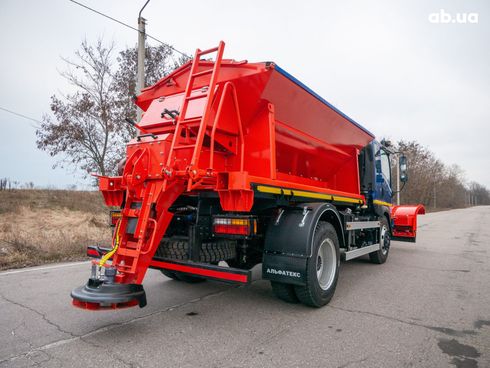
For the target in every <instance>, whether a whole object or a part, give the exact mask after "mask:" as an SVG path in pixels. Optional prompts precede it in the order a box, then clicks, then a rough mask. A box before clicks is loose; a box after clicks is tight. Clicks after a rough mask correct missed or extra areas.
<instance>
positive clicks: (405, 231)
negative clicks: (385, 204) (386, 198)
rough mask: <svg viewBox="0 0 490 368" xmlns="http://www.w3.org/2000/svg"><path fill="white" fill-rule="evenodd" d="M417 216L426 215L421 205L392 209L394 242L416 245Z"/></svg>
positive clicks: (394, 207)
mask: <svg viewBox="0 0 490 368" xmlns="http://www.w3.org/2000/svg"><path fill="white" fill-rule="evenodd" d="M417 215H425V207H424V206H423V205H421V204H419V205H405V206H393V207H392V208H391V220H392V223H393V224H392V237H391V238H392V240H398V241H405V242H412V243H415V241H416V238H417Z"/></svg>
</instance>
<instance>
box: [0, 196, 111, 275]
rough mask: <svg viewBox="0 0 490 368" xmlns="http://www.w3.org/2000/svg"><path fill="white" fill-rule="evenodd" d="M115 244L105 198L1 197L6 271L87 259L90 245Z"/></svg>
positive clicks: (0, 263) (0, 240)
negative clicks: (87, 250) (112, 239)
mask: <svg viewBox="0 0 490 368" xmlns="http://www.w3.org/2000/svg"><path fill="white" fill-rule="evenodd" d="M37 194H39V196H38V197H37ZM51 199H52V201H51ZM110 242H111V230H110V228H109V227H108V209H107V208H105V206H104V204H103V203H102V200H101V198H100V195H99V193H95V192H69V191H31V190H26V191H20V190H19V191H15V192H0V269H6V268H16V267H25V266H33V265H39V264H43V263H48V262H59V261H68V260H80V259H85V258H86V255H85V254H86V247H87V245H92V244H97V245H105V246H108V245H110Z"/></svg>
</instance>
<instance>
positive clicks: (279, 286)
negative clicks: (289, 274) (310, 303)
mask: <svg viewBox="0 0 490 368" xmlns="http://www.w3.org/2000/svg"><path fill="white" fill-rule="evenodd" d="M271 286H272V291H273V292H274V295H275V296H276V297H277V298H279V299H281V300H283V301H285V302H288V303H299V299H298V296H297V295H296V292H295V290H294V286H293V285H289V284H283V283H280V282H274V281H271Z"/></svg>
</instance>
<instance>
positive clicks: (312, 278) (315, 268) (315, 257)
mask: <svg viewBox="0 0 490 368" xmlns="http://www.w3.org/2000/svg"><path fill="white" fill-rule="evenodd" d="M311 254H312V256H311V257H310V258H308V260H307V262H306V285H305V286H294V289H295V292H296V295H297V297H298V299H299V300H300V301H301V302H302V303H303V304H306V305H308V306H310V307H316V308H319V307H322V306H324V305H325V304H327V303H328V302H329V301H330V300H331V299H332V297H333V295H334V293H335V288H336V287H337V280H338V278H339V269H340V250H339V240H338V237H337V233H336V231H335V228H334V227H333V226H332V224H330V223H328V222H319V223H318V225H317V226H316V229H315V234H314V237H313V243H312V252H311Z"/></svg>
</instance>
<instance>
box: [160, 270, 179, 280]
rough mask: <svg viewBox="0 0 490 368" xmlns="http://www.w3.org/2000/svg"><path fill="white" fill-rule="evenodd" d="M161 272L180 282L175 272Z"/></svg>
mask: <svg viewBox="0 0 490 368" xmlns="http://www.w3.org/2000/svg"><path fill="white" fill-rule="evenodd" d="M160 272H161V273H163V274H164V275H165V276H167V277H168V278H170V279H172V280H179V279H178V277H177V274H176V273H175V272H174V271H169V270H160Z"/></svg>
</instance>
